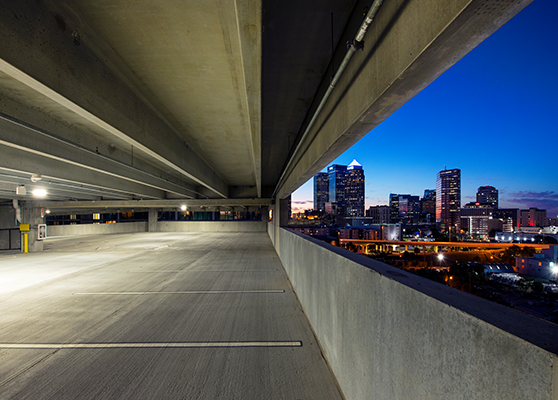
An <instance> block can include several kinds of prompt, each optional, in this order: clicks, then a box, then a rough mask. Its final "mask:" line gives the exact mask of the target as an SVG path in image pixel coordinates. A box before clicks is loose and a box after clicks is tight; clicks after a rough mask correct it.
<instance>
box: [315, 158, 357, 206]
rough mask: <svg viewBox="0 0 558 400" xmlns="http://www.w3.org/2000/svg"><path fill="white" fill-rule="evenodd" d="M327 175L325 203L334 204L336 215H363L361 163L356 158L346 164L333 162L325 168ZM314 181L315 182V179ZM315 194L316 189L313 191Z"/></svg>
mask: <svg viewBox="0 0 558 400" xmlns="http://www.w3.org/2000/svg"><path fill="white" fill-rule="evenodd" d="M327 175H328V176H327V180H328V185H329V190H328V197H329V199H328V202H327V203H332V205H333V204H335V208H336V210H337V214H338V215H343V216H347V217H364V170H363V169H362V165H360V164H359V163H358V162H357V161H356V160H353V162H352V163H351V164H349V165H348V166H346V165H338V164H333V165H330V166H329V167H328V168H327ZM314 182H315V183H316V179H315V180H314ZM314 190H315V189H314ZM315 196H316V191H314V197H315ZM324 207H325V206H324Z"/></svg>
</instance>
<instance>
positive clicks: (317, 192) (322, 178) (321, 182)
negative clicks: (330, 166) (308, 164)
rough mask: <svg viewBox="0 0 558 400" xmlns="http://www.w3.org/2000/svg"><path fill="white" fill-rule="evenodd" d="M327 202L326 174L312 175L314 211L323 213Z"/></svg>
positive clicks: (327, 183) (327, 185) (327, 182)
mask: <svg viewBox="0 0 558 400" xmlns="http://www.w3.org/2000/svg"><path fill="white" fill-rule="evenodd" d="M328 201H329V181H328V174H327V172H319V173H317V174H316V175H314V210H317V211H319V212H323V211H324V210H325V203H327V202H328Z"/></svg>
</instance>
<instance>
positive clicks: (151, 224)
mask: <svg viewBox="0 0 558 400" xmlns="http://www.w3.org/2000/svg"><path fill="white" fill-rule="evenodd" d="M158 215H159V212H158V211H157V209H156V208H150V209H149V217H148V220H147V221H148V222H147V231H148V232H157V228H158V222H157V217H158Z"/></svg>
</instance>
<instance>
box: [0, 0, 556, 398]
mask: <svg viewBox="0 0 558 400" xmlns="http://www.w3.org/2000/svg"><path fill="white" fill-rule="evenodd" d="M530 2H531V0H489V1H486V0H453V1H447V0H431V1H428V2H425V1H422V0H384V1H381V0H366V1H361V0H320V1H318V0H310V1H294V0H284V1H283V0H282V1H280V2H279V1H268V2H263V1H247V0H236V1H232V0H231V1H227V0H207V1H205V0H204V1H192V0H180V1H178V0H168V1H165V2H130V1H120V0H117V1H114V0H111V1H108V0H98V1H84V0H74V1H65V0H64V1H59V0H18V1H3V2H2V13H1V14H0V43H1V44H0V94H1V96H0V249H8V250H6V251H4V252H1V253H0V277H1V283H0V286H1V287H0V321H1V324H0V359H1V362H0V393H1V397H2V398H13V399H16V398H17V399H24V398H28V399H32V398H130V399H131V398H133V399H139V398H199V399H203V398H227V399H228V398H289V399H291V398H319V399H329V398H332V399H333V398H346V399H364V398H367V399H368V398H373V399H429V400H430V399H444V400H445V399H452V398H466V399H487V398H492V399H507V400H509V399H518V400H519V399H522V400H523V399H526V398H529V399H536V400H538V399H558V389H557V388H558V377H557V375H556V365H557V361H558V359H557V355H558V344H557V342H556V340H555V338H557V337H558V328H557V327H556V325H553V324H550V323H547V322H546V321H542V320H538V319H536V318H534V317H532V316H530V315H526V314H523V313H521V312H519V311H516V310H513V309H510V308H506V307H503V306H501V305H499V304H493V303H490V302H487V301H485V300H483V299H480V298H476V297H473V296H470V295H468V294H467V293H461V292H458V291H455V290H453V289H451V288H448V287H444V286H440V285H438V284H437V283H435V282H430V281H427V280H424V279H422V278H420V277H417V276H413V275H411V274H408V273H406V272H405V271H400V270H397V269H395V268H392V267H390V266H387V265H385V264H382V263H379V262H376V261H374V260H370V259H367V258H365V257H362V256H360V255H357V254H353V253H350V252H348V251H346V250H343V249H339V248H336V247H333V246H330V245H329V244H325V243H321V242H319V241H316V240H314V239H312V238H309V237H305V236H303V235H299V234H296V233H293V232H291V231H289V230H287V229H285V227H286V226H287V220H288V198H289V196H290V194H291V193H292V192H293V191H294V190H296V189H297V188H298V187H300V186H301V185H302V184H303V183H304V182H306V181H307V180H308V179H310V178H311V177H312V176H313V175H314V174H315V173H317V172H318V171H320V170H321V169H323V168H324V167H325V166H327V165H328V164H329V163H330V162H331V161H332V160H334V159H335V158H336V157H337V156H338V155H340V154H341V153H343V152H344V151H345V150H346V149H348V148H349V147H350V146H351V145H353V144H354V143H356V142H357V141H358V140H359V139H360V138H362V137H363V136H364V135H365V134H367V133H368V132H371V133H370V134H371V135H374V128H375V127H376V126H378V125H379V124H380V123H382V121H384V120H385V119H386V118H388V117H389V116H390V115H391V114H393V113H394V112H395V111H396V110H397V109H398V108H400V107H401V106H402V105H404V104H405V103H406V102H407V101H408V100H409V99H411V98H412V97H413V96H414V95H416V94H417V93H419V92H420V91H421V90H422V89H423V88H425V87H426V86H427V85H428V84H430V83H431V82H432V81H433V80H435V79H436V78H437V77H438V76H440V75H441V74H442V73H443V72H444V71H446V70H447V69H448V68H450V67H451V66H452V65H453V64H454V63H455V62H457V61H458V60H459V59H461V58H462V57H463V56H464V55H466V54H467V53H468V52H469V51H470V50H472V49H473V48H475V47H476V46H477V45H478V44H479V43H481V42H482V41H483V40H484V39H485V38H487V37H488V36H489V35H491V34H492V33H493V32H495V31H496V30H497V29H498V28H499V27H501V26H502V25H503V24H505V23H506V22H507V21H508V20H509V19H510V18H512V17H513V16H514V15H516V14H517V13H518V12H520V11H521V10H522V9H523V8H524V7H525V6H527V5H528V4H529V3H530ZM132 210H133V211H134V212H146V213H147V215H148V221H147V222H130V223H115V224H91V225H70V226H62V225H61V226H53V227H50V226H49V227H48V230H47V232H48V238H47V239H46V240H40V239H41V238H40V236H39V234H40V232H41V230H40V226H41V225H42V224H44V222H45V215H46V213H47V212H50V213H51V215H55V214H59V215H72V214H80V213H107V212H115V213H120V212H129V211H132ZM239 210H241V211H243V212H244V211H246V212H253V213H255V214H258V215H261V216H262V218H261V220H259V221H254V220H250V221H240V220H234V221H224V220H220V218H216V219H215V220H212V221H199V220H198V221H178V220H176V221H163V220H161V219H160V216H161V215H162V213H163V212H167V211H170V212H176V213H180V212H186V213H188V212H193V213H196V212H202V211H203V212H211V213H214V214H213V215H220V213H227V212H230V213H235V212H239ZM27 224H28V225H29V226H28V229H29V230H28V231H26V229H27ZM19 229H23V230H24V231H25V232H23V235H19ZM13 231H15V232H17V233H16V234H14V232H13ZM21 237H24V241H25V240H28V248H29V251H30V252H29V253H23V254H21V253H19V252H18V251H17V250H9V249H13V248H19V245H20V239H21ZM25 238H27V239H25Z"/></svg>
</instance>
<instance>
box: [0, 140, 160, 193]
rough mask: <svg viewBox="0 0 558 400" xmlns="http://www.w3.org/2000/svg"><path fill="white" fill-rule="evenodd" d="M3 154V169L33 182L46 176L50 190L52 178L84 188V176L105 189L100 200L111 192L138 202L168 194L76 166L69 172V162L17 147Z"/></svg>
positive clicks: (0, 159) (0, 163) (1, 147)
mask: <svg viewBox="0 0 558 400" xmlns="http://www.w3.org/2000/svg"><path fill="white" fill-rule="evenodd" d="M0 154H2V157H0V168H4V169H6V170H11V171H16V172H18V173H27V174H29V178H31V175H33V174H40V175H41V176H42V184H43V185H44V187H45V188H47V189H48V180H49V178H52V179H56V180H57V181H59V180H63V181H66V182H71V183H72V184H75V185H80V184H82V183H83V182H84V176H87V182H88V185H92V186H95V187H97V188H99V189H101V190H100V192H99V196H102V190H107V191H108V192H110V193H112V192H117V193H122V194H124V195H126V196H132V197H137V198H151V199H158V198H159V199H160V198H164V197H165V192H164V191H163V190H159V189H155V188H152V187H149V186H146V185H144V184H139V183H135V182H131V181H129V180H124V179H121V178H117V177H115V176H112V175H107V174H105V173H103V172H98V171H94V170H91V169H89V168H84V167H81V166H78V165H73V166H72V168H68V163H67V162H65V161H60V160H56V159H53V158H50V157H46V156H43V155H39V154H36V153H30V152H28V151H26V150H22V149H19V148H15V147H13V146H6V145H4V144H0ZM37 166H40V168H41V170H40V171H38V170H37ZM107 197H110V195H107Z"/></svg>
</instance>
